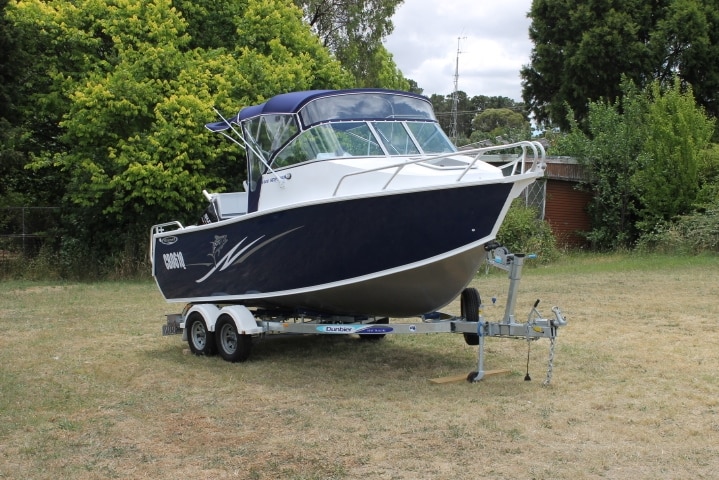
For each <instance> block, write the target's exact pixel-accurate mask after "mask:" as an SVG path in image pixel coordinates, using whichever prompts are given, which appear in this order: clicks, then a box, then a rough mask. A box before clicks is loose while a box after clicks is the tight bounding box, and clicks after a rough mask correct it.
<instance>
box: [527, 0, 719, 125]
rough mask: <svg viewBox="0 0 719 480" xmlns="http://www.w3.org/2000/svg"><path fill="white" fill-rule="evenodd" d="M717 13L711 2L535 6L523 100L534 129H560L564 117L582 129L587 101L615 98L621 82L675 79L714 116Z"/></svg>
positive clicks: (561, 0) (611, 0)
mask: <svg viewBox="0 0 719 480" xmlns="http://www.w3.org/2000/svg"><path fill="white" fill-rule="evenodd" d="M717 12H719V3H717V1H716V0H711V1H700V0H657V1H653V2H645V1H643V0H590V1H587V2H566V1H565V0H535V1H534V2H532V8H531V11H530V13H529V16H530V17H531V19H532V25H531V27H530V33H529V34H530V38H531V40H532V41H533V43H534V47H533V49H532V53H531V56H530V64H529V65H525V66H524V67H523V68H522V70H521V76H522V79H523V97H524V101H525V103H526V104H527V105H528V107H529V110H530V111H531V112H532V114H533V116H534V118H535V119H536V120H537V121H538V122H539V123H542V124H555V125H558V126H560V127H561V128H563V129H566V128H568V127H569V126H570V122H569V121H568V119H567V113H569V112H570V111H571V112H572V114H573V116H574V118H575V119H576V120H578V122H579V124H580V126H586V125H585V121H586V118H587V114H588V112H589V107H588V105H589V103H590V102H592V101H600V100H602V99H604V100H606V101H614V99H616V98H618V97H619V96H620V95H621V93H622V92H621V82H622V80H621V79H622V76H625V77H627V78H628V79H630V80H632V81H633V82H634V83H635V84H636V85H638V86H639V87H640V88H643V87H645V86H647V85H649V84H650V83H651V82H652V81H653V80H654V79H657V80H660V81H661V82H663V83H666V82H667V81H671V79H672V78H673V76H674V75H678V76H679V77H680V79H681V80H682V81H684V82H688V83H691V84H692V85H693V86H694V93H695V95H696V99H697V102H698V103H699V104H700V105H703V106H704V107H705V108H706V110H707V112H708V113H709V114H711V115H713V116H717V114H719V104H718V103H717V102H718V100H719V63H717V62H716V61H715V59H716V58H717V55H719V51H718V49H719V13H717Z"/></svg>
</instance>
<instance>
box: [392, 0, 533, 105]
mask: <svg viewBox="0 0 719 480" xmlns="http://www.w3.org/2000/svg"><path fill="white" fill-rule="evenodd" d="M531 5H532V0H501V1H488V0H446V1H438V0H404V3H403V4H401V5H400V6H399V8H398V9H397V11H396V12H395V15H394V17H392V22H393V23H394V32H393V33H392V35H390V36H389V37H388V38H387V39H386V41H385V47H386V48H387V50H389V52H390V53H391V54H392V56H393V58H394V61H395V63H396V64H397V66H398V67H399V69H400V70H401V71H402V74H403V75H404V76H405V77H407V78H411V79H412V80H414V81H416V82H417V84H418V85H419V87H420V88H422V89H424V94H425V95H427V96H429V95H432V94H433V93H437V94H440V95H448V94H450V93H452V91H453V90H454V72H455V66H456V62H457V43H458V38H459V39H460V40H459V50H460V52H461V53H460V54H459V82H458V85H459V89H460V90H462V91H464V92H465V93H467V95H468V96H470V97H473V96H476V95H486V96H489V97H495V96H501V97H509V98H511V99H513V100H516V101H521V100H522V85H521V81H520V78H519V70H520V69H521V68H522V65H526V64H528V63H529V54H530V52H531V49H532V43H531V42H530V41H529V34H528V30H529V24H530V22H529V19H528V18H527V12H529V9H530V8H531Z"/></svg>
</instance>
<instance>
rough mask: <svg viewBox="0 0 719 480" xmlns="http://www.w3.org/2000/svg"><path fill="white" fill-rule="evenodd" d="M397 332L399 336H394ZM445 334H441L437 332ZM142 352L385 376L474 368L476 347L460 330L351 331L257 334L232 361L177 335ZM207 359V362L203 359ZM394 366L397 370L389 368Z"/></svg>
mask: <svg viewBox="0 0 719 480" xmlns="http://www.w3.org/2000/svg"><path fill="white" fill-rule="evenodd" d="M398 337H401V338H398ZM442 337H445V338H442ZM145 354H146V355H147V356H148V357H149V358H151V359H153V360H158V361H161V362H163V363H166V364H175V365H180V364H181V365H187V364H192V363H193V362H195V363H200V362H203V361H210V362H211V363H213V364H216V365H217V366H218V367H220V368H223V369H225V368H232V367H233V366H235V367H237V368H245V369H249V370H261V369H264V368H267V369H276V368H277V366H278V365H286V366H287V368H290V369H291V371H292V372H293V373H294V374H296V375H303V376H305V375H312V374H315V373H316V372H317V371H318V370H321V371H322V372H324V373H325V374H328V375H335V376H344V375H346V372H348V371H353V372H359V373H357V376H358V377H361V376H362V373H361V372H363V371H366V372H373V373H376V372H377V371H378V369H379V370H382V371H386V372H387V373H388V374H389V375H390V376H394V375H397V374H407V373H412V374H413V375H422V376H427V377H428V378H429V377H432V376H441V375H447V374H448V370H452V371H454V372H457V371H459V372H464V371H466V372H469V371H470V370H473V369H476V355H477V350H476V347H467V346H466V345H465V343H464V339H463V338H462V336H461V335H452V334H450V335H447V334H445V335H442V334H432V335H418V336H417V337H413V336H404V335H397V336H394V337H391V336H388V337H387V338H384V339H380V340H374V341H372V340H365V339H361V338H358V337H356V336H353V335H350V336H347V335H286V334H285V335H271V336H268V337H265V338H263V339H261V340H256V341H255V342H254V343H253V345H252V353H251V355H250V358H249V359H248V360H247V361H246V362H243V363H238V364H234V365H233V364H231V363H227V362H225V361H224V360H222V358H221V357H219V356H212V357H197V356H195V355H192V354H190V353H189V349H188V346H187V343H185V342H183V341H181V339H180V336H177V337H173V341H171V342H168V343H167V344H166V345H164V346H162V347H159V346H158V348H155V349H151V350H146V351H145ZM204 365H206V363H205V364H204ZM392 372H398V373H392Z"/></svg>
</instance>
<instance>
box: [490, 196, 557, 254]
mask: <svg viewBox="0 0 719 480" xmlns="http://www.w3.org/2000/svg"><path fill="white" fill-rule="evenodd" d="M497 241H498V242H499V243H501V244H502V245H504V246H505V247H507V249H509V251H510V252H512V253H526V254H536V255H537V258H538V259H539V262H541V263H549V262H551V261H553V260H556V259H557V257H559V250H558V249H557V243H556V240H555V238H554V234H553V233H552V229H551V227H550V226H549V223H547V222H546V221H544V220H540V219H539V218H538V214H537V210H536V209H535V208H532V207H527V206H526V205H525V204H524V201H523V199H521V198H518V199H516V200H515V201H514V203H512V206H511V208H510V209H509V212H507V216H506V218H505V219H504V223H502V226H501V227H500V228H499V232H498V233H497Z"/></svg>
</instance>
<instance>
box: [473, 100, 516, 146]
mask: <svg viewBox="0 0 719 480" xmlns="http://www.w3.org/2000/svg"><path fill="white" fill-rule="evenodd" d="M515 136H521V137H522V138H515ZM480 137H482V138H480ZM496 137H505V138H506V139H507V140H508V141H516V140H524V139H526V138H528V137H529V122H528V121H527V120H526V119H525V118H524V115H522V114H521V113H519V112H516V111H513V110H510V109H509V108H490V109H487V110H484V111H483V112H481V113H478V114H477V115H475V116H474V119H472V136H471V139H472V140H473V141H477V140H484V139H494V138H496Z"/></svg>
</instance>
